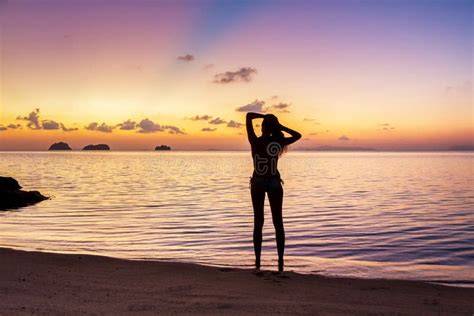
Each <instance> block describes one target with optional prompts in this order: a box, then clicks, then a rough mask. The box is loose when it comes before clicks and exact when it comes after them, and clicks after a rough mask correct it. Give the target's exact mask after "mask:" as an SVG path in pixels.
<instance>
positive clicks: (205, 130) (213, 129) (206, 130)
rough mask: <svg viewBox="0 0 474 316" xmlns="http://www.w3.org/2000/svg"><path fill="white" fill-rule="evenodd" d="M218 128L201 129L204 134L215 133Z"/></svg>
mask: <svg viewBox="0 0 474 316" xmlns="http://www.w3.org/2000/svg"><path fill="white" fill-rule="evenodd" d="M216 129H217V128H211V127H204V128H203V129H201V131H203V132H214V131H215V130H216Z"/></svg>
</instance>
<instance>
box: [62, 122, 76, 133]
mask: <svg viewBox="0 0 474 316" xmlns="http://www.w3.org/2000/svg"><path fill="white" fill-rule="evenodd" d="M59 125H61V129H62V130H63V132H74V131H77V130H78V128H76V127H70V128H67V127H66V126H64V124H63V123H59Z"/></svg>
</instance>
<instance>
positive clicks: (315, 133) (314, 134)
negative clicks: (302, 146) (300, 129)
mask: <svg viewBox="0 0 474 316" xmlns="http://www.w3.org/2000/svg"><path fill="white" fill-rule="evenodd" d="M309 135H312V136H316V135H318V133H317V132H314V133H310V134H309Z"/></svg>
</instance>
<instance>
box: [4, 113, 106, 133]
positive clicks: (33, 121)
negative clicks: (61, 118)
mask: <svg viewBox="0 0 474 316" xmlns="http://www.w3.org/2000/svg"><path fill="white" fill-rule="evenodd" d="M39 113H40V109H35V110H34V111H32V112H30V114H28V116H18V117H17V118H16V119H17V120H21V121H27V122H28V123H27V124H26V126H27V127H28V128H30V129H34V130H40V129H43V130H58V129H62V130H63V131H65V132H72V131H77V128H67V127H65V126H64V124H62V123H60V122H56V121H53V120H42V121H40V115H39ZM96 124H97V123H96ZM96 127H97V126H96ZM8 128H11V129H17V128H21V125H20V124H9V125H8Z"/></svg>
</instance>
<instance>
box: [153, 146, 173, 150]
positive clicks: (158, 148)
mask: <svg viewBox="0 0 474 316" xmlns="http://www.w3.org/2000/svg"><path fill="white" fill-rule="evenodd" d="M155 150H171V147H170V146H166V145H161V146H156V147H155Z"/></svg>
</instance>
